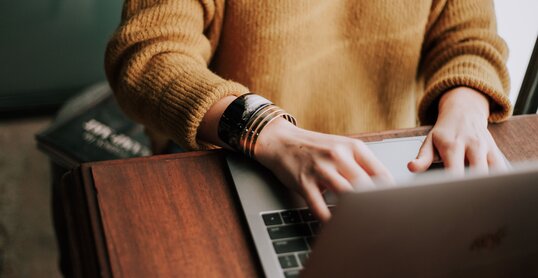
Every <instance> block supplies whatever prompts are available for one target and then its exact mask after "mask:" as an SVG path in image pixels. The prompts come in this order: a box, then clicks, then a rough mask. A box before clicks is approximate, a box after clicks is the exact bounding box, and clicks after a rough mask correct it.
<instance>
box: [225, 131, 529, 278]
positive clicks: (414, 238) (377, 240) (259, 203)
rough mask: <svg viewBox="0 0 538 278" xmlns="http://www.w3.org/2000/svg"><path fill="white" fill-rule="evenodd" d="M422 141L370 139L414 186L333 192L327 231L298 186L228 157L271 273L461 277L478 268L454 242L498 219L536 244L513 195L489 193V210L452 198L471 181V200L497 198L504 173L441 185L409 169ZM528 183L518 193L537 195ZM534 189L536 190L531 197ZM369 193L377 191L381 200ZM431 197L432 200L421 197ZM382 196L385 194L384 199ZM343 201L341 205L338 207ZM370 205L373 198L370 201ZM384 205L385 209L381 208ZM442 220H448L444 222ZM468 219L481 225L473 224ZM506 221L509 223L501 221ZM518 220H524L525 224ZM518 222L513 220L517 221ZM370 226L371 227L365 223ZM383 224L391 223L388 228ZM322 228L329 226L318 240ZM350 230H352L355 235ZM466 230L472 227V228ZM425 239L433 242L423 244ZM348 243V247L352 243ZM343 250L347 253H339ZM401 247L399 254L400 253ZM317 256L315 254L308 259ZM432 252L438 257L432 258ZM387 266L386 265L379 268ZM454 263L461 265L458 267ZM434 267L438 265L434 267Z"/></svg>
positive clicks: (390, 165)
mask: <svg viewBox="0 0 538 278" xmlns="http://www.w3.org/2000/svg"><path fill="white" fill-rule="evenodd" d="M423 140H424V137H408V138H401V139H391V140H385V141H381V142H373V143H368V146H369V147H370V148H371V149H372V151H373V152H374V153H375V154H376V156H377V157H378V158H379V159H380V160H381V161H382V162H383V163H384V164H385V165H386V166H387V167H388V168H389V171H391V173H392V174H393V175H394V177H395V179H396V181H397V182H398V183H399V184H407V186H405V187H402V188H396V189H388V190H382V191H374V192H365V193H355V194H350V195H348V196H345V197H344V198H342V199H341V200H337V199H336V198H335V197H334V196H332V195H326V196H325V197H326V201H327V203H328V204H329V206H330V207H331V210H334V218H333V219H332V220H331V221H330V222H329V224H328V225H327V227H323V229H321V227H320V226H321V225H320V223H319V222H318V221H317V220H316V219H315V218H314V217H313V215H312V214H311V212H310V210H309V209H308V208H307V206H306V203H305V202H304V201H303V199H302V198H301V197H300V196H299V195H298V194H296V193H295V192H293V191H290V190H288V189H287V188H286V187H284V186H283V185H282V184H281V183H280V182H279V181H278V180H277V179H276V178H275V177H274V176H273V175H272V174H271V173H270V172H269V171H268V170H266V169H265V168H263V167H262V166H260V165H258V164H257V163H256V162H254V161H252V160H249V159H246V158H243V157H242V156H239V155H231V156H229V157H228V165H229V167H230V171H231V174H232V177H233V180H234V183H235V186H236V189H237V192H238V195H239V199H240V201H241V205H242V208H243V210H244V213H245V216H246V219H247V223H248V225H249V228H250V231H251V234H252V237H253V239H254V244H255V246H256V249H257V251H258V254H259V257H260V260H261V264H262V267H263V270H264V273H265V274H266V276H267V277H297V276H298V275H299V273H300V272H301V270H302V269H303V268H304V267H305V266H306V272H305V274H307V275H312V274H313V275H314V276H315V275H318V274H322V273H323V274H327V275H334V274H335V273H338V274H342V275H346V274H347V275H348V276H361V275H362V274H363V273H364V274H365V275H367V276H365V277H369V276H368V274H371V273H379V275H378V274H376V275H374V276H377V277H388V276H382V275H381V274H384V271H388V270H390V269H391V268H392V265H395V266H400V265H403V266H408V269H403V270H402V271H401V272H399V273H391V274H396V275H398V276H406V275H405V274H406V272H405V271H406V270H415V271H416V269H420V270H423V271H424V272H423V273H417V272H408V273H409V275H411V276H416V275H421V274H424V275H423V276H434V275H436V274H437V273H436V272H432V271H433V270H440V271H448V272H450V271H453V272H450V273H455V275H456V276H457V275H460V274H459V272H457V271H458V270H462V271H463V272H461V273H462V274H465V273H472V272H470V271H471V270H469V272H465V268H466V267H467V268H472V267H473V265H472V264H468V263H466V262H465V261H463V260H461V259H460V258H466V257H465V256H464V254H463V253H464V252H465V251H466V250H463V251H462V250H457V251H456V250H453V249H451V248H452V247H453V245H451V244H452V243H453V242H456V241H458V242H459V241H464V238H463V237H462V236H460V234H462V235H463V234H465V235H467V234H473V235H474V236H476V237H479V236H480V235H481V233H480V232H482V234H484V235H485V234H487V233H488V232H491V231H490V230H491V229H492V228H493V227H490V226H485V225H486V224H493V223H496V221H497V222H499V223H496V224H499V225H498V226H499V227H500V228H499V229H501V230H499V231H500V232H499V233H501V234H502V233H504V234H505V236H506V237H507V238H508V236H507V235H513V236H514V237H516V238H521V237H522V236H526V237H527V238H529V239H528V241H529V243H532V242H530V241H531V239H532V240H534V243H536V240H535V239H533V235H536V234H538V228H537V227H536V226H533V227H527V226H529V224H528V222H529V218H528V217H530V215H532V214H528V215H526V217H525V218H523V217H521V218H518V216H519V215H524V214H523V213H526V212H528V211H522V210H520V208H519V207H518V208H514V209H509V210H503V208H506V207H509V206H510V203H505V202H504V201H506V200H503V199H502V198H501V197H503V196H504V197H506V196H510V195H506V194H505V195H502V196H498V198H500V199H498V200H499V201H502V202H499V203H496V202H495V203H494V202H493V201H496V200H495V199H491V200H490V199H485V200H488V201H490V202H482V203H481V202H478V204H481V205H482V206H485V207H486V208H491V210H487V211H481V210H480V211H476V210H473V209H474V208H475V207H473V206H463V207H458V208H457V209H454V205H453V204H454V203H455V202H456V203H457V201H459V200H452V199H451V198H452V197H450V198H449V197H447V196H451V194H452V195H454V194H457V192H456V191H458V190H459V191H458V192H459V193H460V194H461V191H462V190H463V189H464V188H467V187H469V188H473V190H472V191H469V193H472V194H475V195H472V196H466V197H467V198H470V199H472V198H471V197H473V198H474V199H473V200H476V199H480V196H481V195H484V194H486V195H488V196H489V195H492V198H493V196H496V195H495V194H494V192H496V190H498V189H497V187H499V188H501V187H503V185H504V187H503V188H504V189H505V190H508V191H509V189H510V188H512V187H506V184H505V182H504V181H503V179H499V181H502V184H501V183H500V182H497V180H496V179H492V178H491V177H489V178H488V177H485V178H484V177H483V178H477V179H469V178H467V179H465V180H458V181H453V182H452V183H455V184H459V185H462V184H465V185H466V186H465V187H462V186H459V187H458V186H456V187H454V189H452V187H453V186H447V185H442V184H441V183H440V182H439V178H436V177H433V178H432V177H430V178H426V181H424V180H422V181H421V180H420V179H419V180H418V181H417V176H415V175H414V174H412V173H410V172H409V171H408V170H407V167H406V165H407V162H408V161H410V160H411V159H413V158H415V156H416V154H417V152H418V149H419V148H420V146H421V144H422V141H423ZM518 173H519V172H511V173H510V174H509V175H507V176H505V177H506V178H508V179H512V178H513V177H515V176H518V175H521V173H519V174H518ZM524 174H525V175H527V176H528V177H531V176H532V175H534V176H533V178H534V179H535V180H538V170H534V172H532V171H531V172H530V174H529V173H527V172H525V173H524ZM503 177H504V176H503ZM506 178H505V179H506ZM441 180H443V179H441ZM520 181H521V182H522V184H523V185H524V182H525V181H527V183H528V180H525V179H523V180H521V179H520ZM486 182H487V183H489V184H490V186H491V187H488V190H489V191H487V193H485V192H486V191H485V190H484V188H485V187H484V186H483V185H482V186H480V184H484V183H486ZM432 183H433V184H436V185H435V188H437V187H438V188H441V189H443V191H442V193H443V194H441V193H440V192H438V191H436V190H430V188H434V187H431V186H419V185H420V184H432ZM510 185H514V182H513V181H511V182H510ZM523 185H522V186H517V187H513V188H514V189H513V190H514V192H513V194H512V196H513V195H514V194H515V195H519V194H525V196H536V197H538V186H537V187H536V189H534V188H532V187H529V186H527V187H524V186H523ZM520 187H521V188H523V187H524V189H528V190H531V189H534V192H526V191H525V192H520V191H517V190H519V188H520ZM475 188H476V189H475ZM489 188H491V189H489ZM402 190H407V191H402ZM499 190H500V189H499ZM415 192H416V193H415ZM533 193H534V195H532V194H533ZM415 195H416V197H415ZM430 195H432V197H430ZM369 196H374V197H375V198H374V197H369ZM455 196H457V195H455ZM369 198H372V200H375V201H369V202H365V201H363V199H368V200H370V199H369ZM439 198H441V199H439ZM424 199H426V200H431V201H429V202H422V200H424ZM359 200H360V201H359ZM380 200H384V202H381V201H380ZM395 200H397V201H398V202H399V203H398V202H396V201H395ZM480 200H481V199H480ZM526 201H527V200H526ZM337 202H339V203H338V205H337V206H335V205H336V203H337ZM393 202H395V203H397V204H407V206H403V207H401V208H400V207H399V206H400V205H398V206H396V205H394V204H392V205H391V203H393ZM366 204H369V206H367V205H366ZM381 204H383V205H381ZM499 204H503V206H499ZM531 204H532V203H526V205H527V207H524V208H528V206H530V205H531ZM536 204H538V202H536ZM413 205H414V206H413ZM363 206H366V208H367V209H364V207H363ZM382 208H383V210H381V209H382ZM521 208H523V207H521ZM536 208H538V207H536V206H535V207H534V210H533V211H532V212H533V213H534V215H535V216H536V215H537V214H538V210H537V209H536ZM404 212H405V213H404ZM499 212H504V213H505V214H499ZM508 212H509V213H508ZM406 213H407V214H406ZM387 215H388V216H387ZM499 215H503V216H505V215H506V216H510V217H512V218H517V219H521V221H520V222H519V223H515V224H512V223H508V222H506V221H504V220H506V219H505V218H503V217H499V218H497V217H496V216H499ZM389 216H390V217H389ZM411 216H412V217H411ZM456 216H458V217H456ZM475 218H476V219H475ZM482 218H485V219H489V221H490V222H488V223H484V224H481V222H480V221H478V220H479V219H482ZM443 219H446V220H447V221H446V222H443V221H442V220H443ZM535 220H537V221H535V223H538V219H535ZM436 221H437V222H436ZM469 221H471V222H472V223H474V224H476V225H474V226H471V225H469V224H470V223H469ZM503 221H504V222H503ZM501 222H503V223H505V222H506V223H505V224H502V223H501ZM372 223H373V224H379V225H382V224H385V226H380V227H379V230H376V229H373V227H377V226H375V225H374V226H371V225H372ZM388 224H390V225H388ZM501 224H502V225H501ZM516 224H519V226H518V225H516ZM523 224H525V227H523V226H522V225H523ZM387 225H388V226H387ZM511 225H514V226H513V227H512V226H511ZM343 227H345V228H343ZM364 227H369V228H368V229H365V228H364ZM455 227H459V228H455ZM494 227H497V226H494ZM503 227H504V228H503ZM381 228H384V230H383V229H381ZM523 228H525V229H523ZM503 229H504V230H503ZM439 230H442V231H444V233H440V231H439ZM320 231H323V232H322V233H321V236H320V237H319V238H318V234H319V233H320ZM351 231H353V232H352V233H351ZM366 231H368V234H367V235H364V234H365V233H366ZM462 231H465V233H463V232H462ZM493 232H496V231H493ZM475 233H476V234H475ZM450 236H452V238H450ZM421 239H424V240H427V241H424V243H422V242H421ZM487 240H488V239H486V240H485V241H487ZM314 242H315V246H316V247H315V249H314V250H316V251H315V252H314V253H312V249H313V247H314ZM506 242H507V243H506V245H511V246H512V248H514V250H525V248H523V247H522V246H519V245H517V244H516V243H521V242H514V244H512V241H509V240H506ZM445 243H446V244H445ZM343 246H347V247H349V248H347V249H346V248H343ZM534 246H536V244H535V245H534ZM355 248H361V251H360V252H359V251H357V250H355ZM318 250H319V251H318ZM341 250H342V251H344V252H340V251H341ZM395 250H398V251H399V252H395ZM532 250H534V251H537V250H538V249H536V247H533V249H532ZM414 252H418V253H419V254H418V255H417V256H414V257H413V256H410V254H415V253H414ZM458 252H460V253H458ZM466 252H473V251H466ZM369 253H374V254H375V255H376V256H375V258H376V259H375V261H376V263H377V265H376V264H374V263H371V261H370V260H367V261H368V262H369V263H367V264H360V263H359V262H358V261H360V260H361V257H360V256H359V255H358V254H369ZM477 253H478V254H479V255H478V256H476V257H477V259H478V260H480V259H481V260H483V261H487V259H484V258H481V256H482V257H488V256H489V255H488V254H489V253H487V251H486V252H482V251H478V252H477ZM436 254H437V255H438V256H437V257H436V256H434V255H436ZM480 254H483V255H480ZM372 255H373V254H372ZM310 256H312V258H309V257H310ZM384 256H387V257H388V258H392V261H391V263H390V264H385V263H387V261H386V260H383V258H384ZM391 256H392V257H391ZM510 256H511V255H509V254H507V256H505V257H502V256H500V257H498V261H502V260H503V259H509V258H508V257H510ZM425 258H429V259H431V260H425ZM512 258H513V257H512ZM369 259H372V258H369ZM433 261H435V263H437V265H438V266H439V267H440V268H430V265H429V263H430V262H433ZM535 261H538V260H535ZM440 262H446V264H441V263H440ZM396 263H398V264H396ZM358 265H361V267H360V268H358V267H357V266H358ZM374 265H375V267H374ZM381 265H382V267H380V266H381ZM434 265H436V264H434ZM452 266H455V268H454V267H452ZM320 269H325V270H327V271H328V272H322V271H321V270H320ZM395 269H398V268H395ZM429 269H431V271H429V272H428V270H429ZM477 273H478V272H477ZM415 274H416V275H415ZM327 275H322V276H327ZM380 275H381V276H380ZM387 275H388V274H387ZM390 276H394V275H390ZM460 276H461V275H460ZM464 276H471V275H464ZM320 277H321V276H320Z"/></svg>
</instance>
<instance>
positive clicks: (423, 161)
mask: <svg viewBox="0 0 538 278" xmlns="http://www.w3.org/2000/svg"><path fill="white" fill-rule="evenodd" d="M434 157H435V148H434V147H433V141H432V134H431V133H429V134H428V136H427V137H426V139H425V140H424V142H423V143H422V146H421V147H420V150H419V151H418V155H417V158H415V159H414V160H411V161H410V162H409V163H408V164H407V168H408V169H409V171H411V172H414V173H417V172H424V171H426V170H428V168H430V166H431V165H432V163H433V160H434Z"/></svg>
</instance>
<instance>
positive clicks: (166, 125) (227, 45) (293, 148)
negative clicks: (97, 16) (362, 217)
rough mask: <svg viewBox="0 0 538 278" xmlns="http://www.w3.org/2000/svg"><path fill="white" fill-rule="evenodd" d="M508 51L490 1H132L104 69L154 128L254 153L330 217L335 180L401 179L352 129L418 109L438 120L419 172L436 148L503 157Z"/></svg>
mask: <svg viewBox="0 0 538 278" xmlns="http://www.w3.org/2000/svg"><path fill="white" fill-rule="evenodd" d="M506 56H507V49H506V46H505V44H504V42H503V41H502V39H501V38H500V37H499V36H498V35H497V33H496V26H495V17H494V10H493V4H492V2H491V1H490V0H477V1H465V0H422V1H359V0H355V1H354V0H342V1H313V0H304V1H246V0H234V1H227V2H224V1H223V0H200V1H187V0H168V1H157V0H146V1H142V0H127V1H126V2H125V4H124V11H123V18H122V23H121V25H120V27H119V29H118V30H117V32H116V34H115V35H114V37H113V38H112V40H111V41H110V43H109V46H108V49H107V56H106V69H107V76H108V79H109V81H110V84H111V86H112V88H113V89H114V91H115V93H116V96H117V98H118V101H119V102H120V104H121V105H122V107H123V109H124V110H125V111H126V112H127V113H128V114H129V115H130V116H131V117H133V118H134V119H136V120H138V121H140V122H141V123H143V124H145V125H146V126H147V127H148V128H150V129H151V130H152V131H153V132H154V134H162V135H163V136H165V137H167V138H171V139H172V140H174V141H175V142H177V143H178V144H180V145H181V146H182V147H184V148H187V149H192V150H195V149H208V148H214V147H216V146H222V147H227V148H230V149H235V150H238V151H242V152H244V153H245V154H247V155H250V156H252V157H253V158H254V159H256V160H257V161H259V162H260V163H261V164H263V165H265V166H266V167H267V168H269V169H270V170H272V171H273V172H274V173H275V174H276V176H277V177H278V178H279V179H280V180H281V181H282V182H283V183H284V184H286V185H287V186H289V187H292V188H294V189H296V190H298V191H299V192H300V193H301V194H302V195H303V197H304V198H305V199H306V201H307V202H308V204H309V205H310V207H311V208H312V209H313V211H314V213H315V214H316V215H317V216H318V217H319V218H320V219H322V220H327V219H328V218H329V217H330V212H329V210H328V209H327V207H326V205H325V203H324V200H323V198H322V194H321V192H322V191H323V190H324V189H329V190H332V191H335V192H338V193H340V192H345V191H349V190H354V189H357V188H361V187H362V188H364V187H369V186H373V184H374V183H373V182H372V180H373V179H382V180H383V179H384V180H389V181H390V180H391V177H390V174H389V173H388V171H387V170H386V169H385V167H384V166H383V165H382V164H381V163H380V162H379V161H378V160H377V159H376V158H375V157H374V156H373V155H372V153H371V152H370V151H369V150H368V149H367V148H366V147H365V145H364V143H362V142H361V141H359V140H355V139H350V138H347V137H343V136H342V135H345V134H353V133H357V132H363V131H376V130H386V129H394V128H404V127H413V126H415V125H416V123H417V120H416V119H417V116H416V115H417V112H418V120H419V121H420V122H421V123H423V124H434V127H433V129H432V131H431V132H430V133H429V135H428V137H427V138H426V140H425V142H424V144H423V146H422V148H421V150H420V152H419V154H418V156H417V158H416V159H415V160H413V161H411V162H410V163H409V165H408V166H409V168H410V169H411V170H412V171H415V172H420V171H424V170H426V169H427V168H428V167H429V165H430V164H431V163H432V160H433V159H434V153H435V152H438V154H439V156H440V157H441V159H442V160H443V162H444V165H445V167H446V168H447V169H448V170H449V171H452V172H454V173H455V174H462V173H463V169H464V165H465V163H466V161H467V162H468V163H469V165H470V167H471V168H472V169H475V170H476V171H480V172H487V171H488V170H489V169H491V168H501V169H502V168H503V167H505V165H504V162H503V160H502V156H501V154H500V151H499V149H498V148H497V146H496V145H495V142H494V141H493V139H492V137H491V135H490V133H489V132H488V130H487V124H488V120H489V122H498V121H502V120H505V119H506V118H507V117H509V116H510V114H511V106H510V102H509V100H508V98H507V94H508V89H509V78H508V74H507V71H506V68H505V60H506ZM249 92H257V93H258V94H259V95H260V96H263V97H264V98H260V97H257V96H256V95H247V96H244V95H245V94H247V93H249ZM239 96H241V97H239ZM238 97H239V98H238ZM267 99H269V100H271V101H272V102H273V103H275V104H276V105H278V106H273V105H270V103H269V102H268V101H267ZM278 107H282V109H283V110H280V109H279V108H278ZM284 111H287V113H289V114H287V113H286V112H284ZM223 115H224V117H223ZM295 119H296V120H297V122H298V124H299V126H295V125H294V120H295Z"/></svg>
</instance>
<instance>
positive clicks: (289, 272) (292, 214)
mask: <svg viewBox="0 0 538 278" xmlns="http://www.w3.org/2000/svg"><path fill="white" fill-rule="evenodd" d="M261 216H262V218H263V222H264V223H265V226H266V227H267V234H268V235H269V238H270V239H271V242H272V243H273V248H274V250H275V253H276V256H277V257H278V261H279V262H280V267H281V268H282V271H283V272H284V276H285V277H286V278H288V277H299V272H300V271H301V269H303V267H304V264H305V262H306V260H307V259H308V256H309V254H310V251H311V249H312V244H313V242H314V239H315V238H316V236H317V234H318V232H319V229H320V227H321V224H320V222H319V221H318V220H317V219H316V218H315V217H314V215H313V214H312V212H311V211H310V210H309V209H296V210H283V211H271V212H264V213H262V214H261Z"/></svg>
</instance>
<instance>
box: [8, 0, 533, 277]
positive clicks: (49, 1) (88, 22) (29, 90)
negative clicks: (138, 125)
mask: <svg viewBox="0 0 538 278" xmlns="http://www.w3.org/2000/svg"><path fill="white" fill-rule="evenodd" d="M494 2H495V5H496V10H497V18H498V29H499V33H500V35H501V36H502V37H503V38H504V39H505V40H506V41H507V43H508V45H509V48H510V58H509V60H508V68H509V71H510V74H511V78H512V88H511V93H510V99H511V101H512V102H513V103H515V101H516V99H517V96H518V92H519V90H520V86H521V83H522V80H523V77H524V75H525V71H526V70H527V67H528V64H529V59H530V57H531V53H532V49H533V47H534V44H535V41H536V38H537V36H538V16H536V11H538V1H536V0H518V1H510V0H494ZM121 5H122V1H121V0H69V1H67V0H19V1H2V2H0V84H1V86H0V277H59V276H60V274H59V271H58V267H57V255H58V251H57V247H56V242H55V239H54V233H53V229H52V220H51V213H50V198H51V196H50V175H51V174H50V169H49V163H48V158H47V156H45V155H44V154H43V153H41V152H39V151H38V150H37V148H36V142H35V139H34V135H35V134H36V133H37V132H39V131H41V130H43V129H44V128H46V127H47V126H48V125H50V123H51V122H52V120H53V118H54V114H55V112H56V111H57V109H58V108H59V107H60V106H61V105H62V103H64V102H65V101H66V99H68V98H69V97H70V96H73V95H74V94H76V93H77V92H80V91H81V90H82V89H83V88H86V87H88V86H90V85H93V84H96V83H98V82H102V81H104V80H105V77H104V71H103V59H104V58H103V57H104V48H105V45H106V42H107V40H108V38H109V37H110V35H111V34H112V32H113V30H114V29H115V28H116V26H117V24H118V23H119V18H120V14H121Z"/></svg>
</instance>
